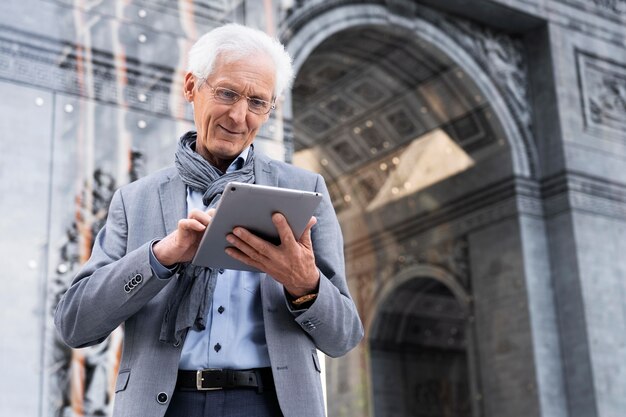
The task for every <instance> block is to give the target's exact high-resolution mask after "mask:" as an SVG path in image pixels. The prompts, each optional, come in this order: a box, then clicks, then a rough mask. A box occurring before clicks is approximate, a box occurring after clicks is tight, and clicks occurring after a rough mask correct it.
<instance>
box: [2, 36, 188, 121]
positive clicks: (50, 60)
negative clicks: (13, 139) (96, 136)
mask: <svg viewBox="0 0 626 417" xmlns="http://www.w3.org/2000/svg"><path fill="white" fill-rule="evenodd" d="M89 55H90V56H91V61H90V65H89V67H90V68H92V70H91V73H90V74H89V78H90V79H93V82H92V85H90V86H87V85H86V84H85V79H86V78H87V77H86V76H85V74H84V73H81V72H80V71H79V69H80V68H83V69H82V71H84V68H85V65H84V62H85V61H86V60H87V56H86V53H85V49H84V47H83V46H82V45H80V44H72V43H69V42H63V41H58V40H55V39H52V38H45V37H41V36H37V35H33V34H29V33H23V32H19V31H16V30H15V29H10V28H6V27H2V26H0V78H3V79H6V80H11V81H17V82H21V83H25V84H28V85H32V86H36V87H39V88H44V89H48V90H53V91H58V92H61V93H65V94H72V95H77V96H81V97H86V98H91V99H94V100H96V101H100V102H105V103H112V104H121V105H124V106H127V107H129V108H132V109H136V110H142V111H146V112H150V113H154V114H159V115H167V116H171V117H175V115H179V114H183V115H184V118H185V119H187V120H191V118H192V117H191V111H190V109H188V108H183V109H172V108H170V102H171V100H170V95H171V90H170V88H171V85H172V83H173V78H174V77H175V76H176V70H175V69H173V68H165V67H161V66H156V65H149V64H143V63H141V62H139V61H137V60H136V59H132V58H128V57H127V58H126V59H125V67H124V68H118V67H117V66H118V64H116V62H115V57H114V56H113V55H112V54H111V53H109V52H106V51H100V50H95V49H92V50H90V51H89ZM118 71H122V72H123V78H125V85H124V86H123V88H122V89H120V88H118V87H119V86H118V74H117V72H118ZM119 92H121V94H119ZM181 103H182V100H181Z"/></svg>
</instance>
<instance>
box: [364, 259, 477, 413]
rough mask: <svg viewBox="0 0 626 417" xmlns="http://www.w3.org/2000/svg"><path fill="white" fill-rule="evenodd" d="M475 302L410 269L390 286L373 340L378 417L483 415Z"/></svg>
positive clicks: (451, 285)
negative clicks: (479, 399) (478, 384)
mask: <svg viewBox="0 0 626 417" xmlns="http://www.w3.org/2000/svg"><path fill="white" fill-rule="evenodd" d="M468 301H469V297H468V296H467V295H466V294H465V291H464V290H463V288H461V287H460V286H459V285H458V282H457V281H456V279H455V278H454V277H453V276H451V275H450V274H448V273H447V272H446V271H444V270H442V269H441V268H437V267H431V266H424V265H419V266H413V267H409V268H407V269H405V270H403V271H402V272H401V273H400V274H399V275H398V276H397V277H396V278H395V279H394V280H393V281H392V282H390V283H389V285H387V288H385V290H384V291H383V295H382V296H381V301H380V302H379V303H378V308H377V309H376V312H375V316H374V319H373V320H372V326H371V330H370V332H369V340H368V342H369V348H370V363H371V372H372V374H373V375H376V376H377V377H376V378H373V381H372V400H373V409H374V413H373V415H375V416H415V417H421V416H424V417H426V416H428V417H470V416H474V415H479V411H478V408H479V402H477V401H475V399H476V395H477V394H476V393H477V392H478V391H479V390H478V389H477V387H476V381H475V378H474V377H473V376H472V373H473V369H472V365H473V363H474V361H475V358H474V357H473V351H472V346H473V345H474V341H473V338H474V335H473V325H472V322H471V320H470V318H471V317H472V316H471V311H470V303H469V302H468ZM398 387H403V389H398Z"/></svg>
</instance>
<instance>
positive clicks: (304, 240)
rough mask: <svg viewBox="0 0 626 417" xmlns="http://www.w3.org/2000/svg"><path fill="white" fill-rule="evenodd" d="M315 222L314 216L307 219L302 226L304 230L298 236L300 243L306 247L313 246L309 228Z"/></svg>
mask: <svg viewBox="0 0 626 417" xmlns="http://www.w3.org/2000/svg"><path fill="white" fill-rule="evenodd" d="M315 223H317V218H315V216H313V217H311V218H310V219H309V222H308V223H307V225H306V227H305V228H304V232H302V236H301V237H300V243H301V244H303V245H304V246H306V247H307V248H312V247H313V242H312V241H311V229H312V228H313V226H314V225H315Z"/></svg>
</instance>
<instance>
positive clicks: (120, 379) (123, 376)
mask: <svg viewBox="0 0 626 417" xmlns="http://www.w3.org/2000/svg"><path fill="white" fill-rule="evenodd" d="M128 378H130V369H123V370H121V371H120V373H119V374H117V381H116V382H115V392H120V391H124V390H125V389H126V385H128Z"/></svg>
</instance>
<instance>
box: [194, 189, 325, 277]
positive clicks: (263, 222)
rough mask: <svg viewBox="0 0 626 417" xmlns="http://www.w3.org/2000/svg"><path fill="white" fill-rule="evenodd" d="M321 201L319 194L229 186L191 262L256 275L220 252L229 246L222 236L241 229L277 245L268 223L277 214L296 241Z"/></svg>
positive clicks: (272, 226) (274, 234)
mask: <svg viewBox="0 0 626 417" xmlns="http://www.w3.org/2000/svg"><path fill="white" fill-rule="evenodd" d="M321 200H322V194H320V193H316V192H310V191H300V190H292V189H289V188H278V187H270V186H265V185H258V184H247V183H240V182H229V183H228V184H227V185H226V187H224V193H223V194H222V198H221V199H220V201H219V203H218V205H217V211H216V213H215V217H214V218H213V220H212V221H211V224H210V225H209V227H208V228H207V229H206V230H205V232H204V236H202V240H201V241H200V245H199V246H198V250H197V251H196V254H195V255H194V258H193V260H192V261H191V262H192V263H193V264H195V265H199V266H206V267H214V268H224V269H237V270H241V271H258V269H256V268H254V267H251V266H249V265H246V264H244V263H242V262H239V261H237V260H236V259H234V258H232V257H230V256H228V255H227V254H226V252H224V250H225V249H226V248H227V247H229V246H232V245H231V244H229V243H228V242H227V241H226V235H228V234H229V233H232V231H233V228H235V227H236V226H241V227H244V228H246V229H248V230H249V231H251V232H252V233H254V234H255V235H257V236H259V237H261V238H263V239H265V240H267V241H269V242H272V243H274V244H279V243H280V238H279V237H278V231H277V230H276V226H274V223H272V214H274V213H276V212H279V213H282V214H283V215H284V216H285V217H286V218H287V222H288V223H289V226H290V227H291V230H292V231H293V234H294V236H296V237H297V238H298V239H299V238H300V236H302V232H304V229H305V228H306V225H307V224H308V223H309V219H310V218H311V216H312V215H313V211H314V210H315V208H316V207H317V206H318V205H319V203H320V201H321Z"/></svg>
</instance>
